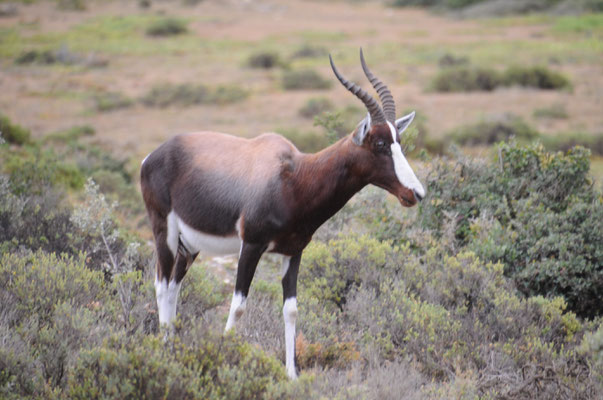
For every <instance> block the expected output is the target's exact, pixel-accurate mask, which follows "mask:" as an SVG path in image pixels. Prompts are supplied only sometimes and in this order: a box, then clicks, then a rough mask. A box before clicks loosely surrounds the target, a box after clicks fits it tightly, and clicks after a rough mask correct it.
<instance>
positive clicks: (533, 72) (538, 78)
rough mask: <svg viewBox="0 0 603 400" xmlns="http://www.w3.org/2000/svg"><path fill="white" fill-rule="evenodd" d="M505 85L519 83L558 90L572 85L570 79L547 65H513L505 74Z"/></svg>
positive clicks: (519, 84)
mask: <svg viewBox="0 0 603 400" xmlns="http://www.w3.org/2000/svg"><path fill="white" fill-rule="evenodd" d="M502 81H503V82H504V84H505V85H508V86H512V85H518V86H523V87H533V88H538V89H547V90H557V89H564V88H567V87H569V86H570V82H569V79H568V78H566V77H565V76H564V75H562V74H560V73H559V72H554V71H551V70H549V69H548V68H546V67H542V66H537V67H518V66H516V67H511V68H509V69H507V70H506V71H505V73H504V75H503V78H502Z"/></svg>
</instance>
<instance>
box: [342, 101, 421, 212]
mask: <svg viewBox="0 0 603 400" xmlns="http://www.w3.org/2000/svg"><path fill="white" fill-rule="evenodd" d="M414 115H415V113H414V112H413V113H410V114H408V115H406V116H404V117H402V118H400V119H398V120H396V121H395V125H394V124H392V123H391V122H389V121H388V122H386V123H382V124H378V125H375V126H373V127H371V128H369V129H367V128H366V125H368V124H369V123H370V122H369V121H367V119H368V120H370V116H367V118H366V119H365V120H364V121H363V122H362V123H361V124H360V125H359V126H358V128H357V130H356V131H355V132H354V139H353V140H354V141H355V142H356V143H357V144H358V143H359V142H360V143H362V144H361V146H362V148H363V149H365V150H366V151H367V152H369V153H370V155H369V158H370V159H371V162H370V167H369V168H370V171H369V172H368V181H369V183H371V184H373V185H375V186H378V187H380V188H382V189H385V190H387V191H388V192H390V193H391V194H393V195H394V196H396V198H397V199H398V201H400V204H402V205H403V206H405V207H412V206H414V205H415V204H417V202H418V201H421V200H422V199H423V197H425V189H424V188H423V185H421V182H419V180H418V179H417V177H416V175H415V173H414V172H413V170H412V168H411V167H410V165H409V163H408V161H407V160H406V157H404V154H403V153H402V148H401V146H400V134H401V133H402V132H403V131H404V130H405V129H406V128H407V127H408V125H410V123H411V122H412V119H413V118H414ZM363 125H364V126H363ZM362 129H367V131H366V132H365V133H364V135H363V134H362V133H361V131H360V130H362ZM360 136H363V137H362V138H361V137H360Z"/></svg>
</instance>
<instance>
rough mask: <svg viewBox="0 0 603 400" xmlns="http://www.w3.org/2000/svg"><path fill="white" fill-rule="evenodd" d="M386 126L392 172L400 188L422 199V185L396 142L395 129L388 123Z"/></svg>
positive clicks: (423, 190)
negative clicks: (408, 190) (400, 185)
mask: <svg viewBox="0 0 603 400" xmlns="http://www.w3.org/2000/svg"><path fill="white" fill-rule="evenodd" d="M387 125H388V126H389V129H390V131H391V133H392V138H393V143H392V145H391V150H392V158H393V160H394V170H395V171H396V176H397V177H398V180H399V181H400V183H401V184H402V186H405V187H407V188H409V189H410V190H413V191H415V192H416V193H417V194H418V195H419V196H421V197H424V196H425V189H423V185H421V182H419V180H418V179H417V176H416V175H415V173H414V172H413V170H412V168H411V167H410V164H409V163H408V161H407V160H406V157H404V154H402V147H400V143H398V142H397V141H396V136H397V134H396V128H394V125H392V123H391V122H389V121H388V122H387Z"/></svg>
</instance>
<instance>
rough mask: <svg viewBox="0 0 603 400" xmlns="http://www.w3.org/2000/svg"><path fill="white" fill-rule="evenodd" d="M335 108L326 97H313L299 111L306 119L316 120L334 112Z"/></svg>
mask: <svg viewBox="0 0 603 400" xmlns="http://www.w3.org/2000/svg"><path fill="white" fill-rule="evenodd" d="M334 107H335V106H334V105H333V102H331V100H329V99H327V98H326V97H312V98H310V99H308V101H306V104H304V105H303V107H302V108H300V109H299V115H301V116H302V117H304V118H314V117H315V116H317V115H319V114H320V113H322V112H325V111H332V110H333V108H334Z"/></svg>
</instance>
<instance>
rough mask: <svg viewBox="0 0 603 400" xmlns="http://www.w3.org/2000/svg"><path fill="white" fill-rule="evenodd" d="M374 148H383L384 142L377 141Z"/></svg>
mask: <svg viewBox="0 0 603 400" xmlns="http://www.w3.org/2000/svg"><path fill="white" fill-rule="evenodd" d="M375 146H376V147H377V149H379V150H381V149H383V148H384V147H385V142H384V141H383V140H377V143H376V144H375Z"/></svg>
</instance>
